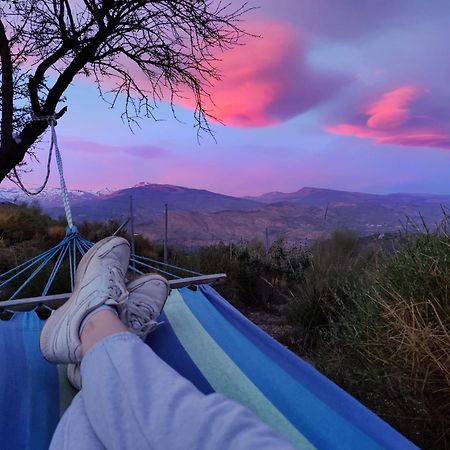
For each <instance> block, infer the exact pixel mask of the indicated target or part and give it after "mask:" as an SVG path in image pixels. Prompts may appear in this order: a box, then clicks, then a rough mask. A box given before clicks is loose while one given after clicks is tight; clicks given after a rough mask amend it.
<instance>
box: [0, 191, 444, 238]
mask: <svg viewBox="0 0 450 450" xmlns="http://www.w3.org/2000/svg"><path fill="white" fill-rule="evenodd" d="M130 196H132V197H133V205H134V218H135V229H136V231H137V232H139V233H142V234H144V235H146V236H148V237H149V238H152V239H155V240H160V239H162V237H163V234H164V205H165V204H166V203H167V204H168V205H169V234H170V240H171V243H172V244H173V245H186V246H190V245H204V244H208V243H211V242H219V241H224V242H227V241H237V240H239V239H247V240H248V239H252V238H258V239H263V238H264V235H265V230H266V228H267V229H268V231H269V236H270V238H271V239H275V238H276V237H277V236H284V237H285V238H286V239H288V240H291V241H298V240H312V239H318V238H323V237H327V236H329V235H330V234H331V233H332V232H333V231H334V230H336V229H338V228H345V229H352V230H355V231H356V232H358V233H359V234H361V235H372V234H383V233H389V232H395V231H397V230H399V229H402V228H403V227H404V226H405V224H406V223H407V222H409V225H408V226H409V228H410V229H415V228H420V227H421V223H422V218H424V219H425V221H426V222H427V224H428V225H429V226H430V227H433V226H434V225H435V224H436V223H437V222H438V221H439V220H440V219H441V218H442V207H446V208H450V195H433V194H389V195H375V194H364V193H359V192H346V191H334V190H331V189H318V188H302V189H300V190H298V191H296V192H293V193H282V192H270V193H267V194H263V195H261V196H259V197H252V198H237V197H231V196H228V195H222V194H218V193H214V192H210V191H206V190H201V189H190V188H186V187H180V186H172V185H158V184H150V183H139V184H138V185H136V186H133V187H131V188H127V189H121V190H107V191H100V192H86V191H72V192H71V193H70V199H71V204H72V212H73V216H74V218H75V222H81V221H84V220H100V221H101V220H105V219H110V218H116V219H119V220H121V219H124V218H126V217H127V216H128V214H129V199H130ZM24 200H25V201H27V200H28V201H30V198H29V197H25V196H24V195H23V194H21V192H20V191H18V190H17V189H1V188H0V202H2V201H3V202H12V203H17V202H20V201H24ZM31 200H32V199H31ZM37 200H38V201H39V202H40V203H41V205H42V207H43V208H44V210H46V211H47V212H48V213H49V214H51V215H53V216H55V217H56V216H59V215H62V214H63V213H64V211H63V208H62V202H61V199H60V197H59V190H58V189H52V190H49V191H46V192H45V193H43V194H41V195H40V196H38V197H37Z"/></svg>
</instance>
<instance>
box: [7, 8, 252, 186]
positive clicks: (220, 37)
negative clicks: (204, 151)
mask: <svg viewBox="0 0 450 450" xmlns="http://www.w3.org/2000/svg"><path fill="white" fill-rule="evenodd" d="M250 9H251V8H248V7H247V4H246V3H244V4H243V5H242V6H241V7H239V8H234V7H232V6H231V3H228V2H222V1H221V0H120V1H119V0H80V1H77V2H73V1H71V0H51V1H49V0H10V1H9V2H8V3H7V5H6V6H0V19H1V20H2V22H1V28H0V45H1V63H2V69H1V71H2V102H1V113H2V130H1V149H2V152H1V153H0V182H1V181H2V180H3V179H4V178H5V177H6V176H7V175H8V174H9V172H10V171H11V170H12V169H13V168H14V167H16V166H17V165H19V164H23V160H24V157H25V156H26V154H27V153H29V152H32V151H33V146H34V145H35V144H36V142H37V141H38V140H39V137H40V136H41V135H42V133H44V131H45V129H46V126H47V125H46V124H45V122H39V121H33V120H32V117H33V116H34V115H36V116H42V115H44V116H47V115H52V114H54V113H55V111H56V109H57V107H58V104H59V103H60V102H61V101H62V99H63V98H64V93H65V91H66V90H67V88H68V87H69V85H70V84H71V83H72V82H73V80H74V79H75V77H76V76H77V75H84V76H85V77H87V78H91V79H92V80H93V81H94V83H95V84H96V85H97V88H98V90H99V95H100V97H101V98H103V99H104V100H105V101H107V102H108V104H109V105H110V106H111V107H114V106H116V105H117V104H119V103H120V104H121V105H124V111H123V114H122V117H123V119H124V121H125V122H126V123H128V125H129V126H130V127H132V126H133V125H136V124H138V120H139V119H140V118H142V117H151V118H154V119H156V115H155V110H156V108H157V106H158V104H159V102H161V101H163V100H166V101H168V102H169V103H170V104H171V106H172V109H173V104H174V102H175V101H176V99H177V98H180V99H185V97H186V96H187V95H188V96H189V97H192V99H193V107H194V118H195V120H196V125H197V128H198V131H207V132H209V131H210V129H209V123H208V120H209V119H211V118H213V117H212V116H211V113H210V111H208V110H207V106H206V105H208V104H211V99H210V98H209V93H208V89H209V88H210V86H211V83H212V82H214V81H217V80H219V79H220V74H219V73H218V71H217V63H218V61H219V58H220V53H221V52H223V51H225V50H226V49H229V48H231V47H233V46H234V45H238V44H239V43H240V40H241V38H242V36H243V35H244V34H245V32H244V31H243V30H242V29H241V20H242V16H243V15H244V14H245V13H246V12H247V11H249V10H250ZM8 36H9V39H8ZM55 75H56V77H55ZM55 78H56V79H55ZM13 133H15V135H14V136H15V138H14V139H13V137H12V136H13Z"/></svg>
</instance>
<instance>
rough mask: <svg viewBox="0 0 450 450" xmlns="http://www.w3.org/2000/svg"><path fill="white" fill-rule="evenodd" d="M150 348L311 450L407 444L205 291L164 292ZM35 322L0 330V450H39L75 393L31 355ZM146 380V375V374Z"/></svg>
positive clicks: (30, 315)
mask: <svg viewBox="0 0 450 450" xmlns="http://www.w3.org/2000/svg"><path fill="white" fill-rule="evenodd" d="M160 320H162V321H164V323H163V324H162V325H160V326H159V327H158V329H157V331H156V332H155V333H153V334H152V335H150V338H149V341H148V344H149V345H150V346H151V347H152V348H153V350H154V351H155V352H156V353H157V354H158V355H159V356H160V357H161V358H163V359H164V360H165V361H166V362H167V363H168V364H169V365H171V366H172V367H173V368H174V369H175V370H177V371H178V372H179V373H181V374H182V375H183V376H184V377H186V378H187V379H189V380H191V381H192V382H193V383H194V384H195V385H196V386H197V388H198V389H199V390H201V391H202V392H204V393H205V394H209V393H212V392H221V393H223V394H225V395H227V396H229V397H231V398H233V399H235V400H237V401H239V402H240V403H242V404H244V405H245V406H247V407H248V408H249V409H251V410H253V411H254V412H255V413H256V414H258V415H259V416H260V417H261V418H262V419H263V420H264V421H266V422H267V423H268V424H270V425H271V426H272V427H274V428H275V429H277V430H278V431H279V432H280V433H281V434H282V435H284V436H286V437H287V438H288V439H289V440H291V441H292V442H293V443H294V444H295V445H296V446H297V447H298V448H303V449H310V448H320V449H358V450H359V449H366V450H367V449H378V448H392V449H412V448H416V447H415V446H414V445H413V444H412V443H411V442H409V441H408V440H407V439H405V438H404V437H403V436H402V435H400V434H399V433H398V432H396V431H395V430H394V429H393V428H391V427H390V426H389V425H388V424H386V423H385V422H383V421H382V420H381V419H380V418H379V417H377V416H376V415H375V414H373V413H372V412H371V411H369V410H368V409H367V408H365V407H364V406H363V405H362V404H360V403H359V402H357V401H356V400H355V399H354V398H353V397H351V396H350V395H348V394H347V393H346V392H344V391H343V390H342V389H340V388H339V387H338V386H336V385H335V384H334V383H332V382H331V381H330V380H328V379H327V378H326V377H324V376H323V375H321V374H320V373H319V372H317V371H316V370H315V369H314V368H313V367H311V366H310V365H309V364H307V363H305V362H304V361H302V360H301V359H300V358H298V357H297V356H296V355H294V354H293V353H291V352H290V351H289V350H287V349H286V348H285V347H283V346H282V345H280V344H279V343H278V342H276V341H275V340H273V339H272V338H271V337H270V336H268V335H267V334H266V333H264V332H263V331H262V330H261V329H260V328H258V327H257V326H256V325H254V324H253V323H251V322H250V321H248V320H247V319H246V318H245V317H244V316H243V315H242V314H240V313H239V312H238V311H237V310H236V309H234V308H233V307H232V306H231V305H230V304H229V303H227V302H226V301H225V300H224V299H223V298H222V297H220V295H219V294H218V293H217V292H216V291H215V290H214V289H213V288H211V287H210V286H202V287H200V288H199V289H198V290H196V291H192V290H190V289H188V288H183V289H180V290H174V291H172V294H171V296H170V297H169V299H168V301H167V303H166V306H165V308H164V313H163V315H162V317H161V319H160ZM41 328H42V321H41V320H40V319H39V318H38V317H37V315H36V314H35V313H34V312H32V311H31V312H27V313H16V314H15V315H14V317H13V318H12V319H11V320H10V321H4V322H0V381H1V384H0V386H1V387H0V411H1V413H2V419H1V421H0V448H1V449H2V450H15V449H20V450H23V449H33V450H40V449H47V448H48V445H49V442H50V439H51V436H52V434H53V431H54V429H55V427H56V425H57V423H58V420H59V418H60V416H61V415H62V413H63V412H64V410H65V409H66V408H67V406H68V404H69V403H70V400H71V398H72V397H73V395H74V394H75V391H74V390H73V389H72V388H70V387H69V385H68V383H67V380H66V378H65V371H64V367H62V366H61V367H57V366H55V365H52V364H50V363H47V362H46V361H45V360H44V359H43V357H42V356H41V354H40V352H39V348H38V336H39V332H40V329H41ZM149 376H151V374H149Z"/></svg>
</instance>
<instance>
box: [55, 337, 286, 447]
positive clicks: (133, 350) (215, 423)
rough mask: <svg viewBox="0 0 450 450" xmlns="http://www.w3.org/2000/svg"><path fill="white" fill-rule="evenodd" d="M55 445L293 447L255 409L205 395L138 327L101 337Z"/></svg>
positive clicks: (88, 358) (85, 364) (86, 361)
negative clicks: (144, 338)
mask: <svg viewBox="0 0 450 450" xmlns="http://www.w3.org/2000/svg"><path fill="white" fill-rule="evenodd" d="M81 376H82V380H83V389H82V390H81V391H80V392H79V393H78V394H77V395H76V397H75V398H74V399H73V401H72V404H71V405H70V407H69V408H68V409H67V411H66V413H65V414H64V416H63V417H62V419H61V421H60V423H59V425H58V427H57V429H56V431H55V434H54V436H53V440H52V443H51V445H50V449H52V450H65V449H77V450H78V449H83V450H85V449H86V450H95V449H104V448H107V449H118V450H127V449H133V450H139V449H164V450H166V449H167V450H171V449H190V450H191V449H192V450H200V449H207V450H215V449H217V450H224V449H252V450H253V449H258V450H265V449H277V450H284V449H286V450H288V449H289V450H291V449H292V448H293V447H292V446H291V444H289V443H288V442H286V441H285V440H284V439H282V438H281V437H280V436H278V435H277V434H276V432H275V431H273V430H272V429H271V428H269V427H268V426H267V425H266V424H264V423H263V422H261V420H260V419H259V418H257V417H256V416H255V415H254V414H253V413H251V412H250V411H249V410H247V409H246V408H244V407H243V406H241V405H239V404H238V403H236V402H234V401H232V400H229V399H227V398H226V397H224V396H223V395H220V394H210V395H204V394H203V393H201V392H200V391H198V390H197V388H196V387H195V386H194V385H193V384H192V383H190V382H189V381H188V380H186V379H185V378H183V377H182V376H181V375H179V374H178V373H177V372H175V371H174V370H173V369H172V368H171V367H169V366H168V365H167V364H166V363H165V362H164V361H162V360H161V359H160V358H159V357H158V356H157V355H156V354H155V353H154V352H153V351H152V350H151V349H150V347H148V346H147V345H145V344H144V343H143V342H142V341H141V340H140V339H139V338H138V337H137V336H135V335H134V334H131V333H118V334H114V335H112V336H108V337H107V338H105V339H103V340H101V341H100V342H98V343H97V344H95V345H94V346H93V347H92V348H91V349H90V350H89V352H88V353H87V354H86V355H85V357H84V358H83V361H82V364H81Z"/></svg>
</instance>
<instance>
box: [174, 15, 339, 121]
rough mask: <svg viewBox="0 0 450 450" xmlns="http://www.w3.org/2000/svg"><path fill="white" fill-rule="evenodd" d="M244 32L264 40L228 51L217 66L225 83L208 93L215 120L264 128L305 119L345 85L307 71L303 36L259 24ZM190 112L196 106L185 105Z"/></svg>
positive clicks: (289, 29)
mask: <svg viewBox="0 0 450 450" xmlns="http://www.w3.org/2000/svg"><path fill="white" fill-rule="evenodd" d="M245 28H246V30H248V31H249V32H251V33H253V34H256V35H261V38H255V37H253V38H248V39H247V42H246V45H243V46H238V47H236V48H234V49H232V50H228V51H226V52H225V53H224V54H223V55H222V56H221V62H220V63H219V65H218V68H219V70H220V72H221V73H222V74H223V76H222V80H221V81H219V82H214V83H213V87H212V88H211V89H209V91H210V93H211V95H212V99H213V103H211V102H210V103H209V104H208V109H209V111H210V112H211V114H212V115H213V116H215V117H217V118H218V119H220V120H221V121H223V122H224V123H225V124H227V125H232V126H236V127H263V126H268V125H275V124H278V123H281V122H284V121H286V120H289V119H290V118H292V117H294V116H296V115H298V114H301V113H303V112H305V111H307V110H309V109H311V108H313V107H314V106H316V105H317V104H318V103H320V102H321V101H323V100H325V99H326V98H328V97H329V96H331V95H333V94H334V93H335V92H336V91H337V90H338V89H339V88H340V87H341V86H342V84H343V82H344V80H343V79H342V78H341V77H338V76H334V75H325V74H322V73H316V72H315V71H314V70H313V69H311V68H310V67H309V66H308V63H307V58H306V53H307V45H306V40H305V38H304V36H302V34H301V33H300V32H299V30H298V29H296V28H295V27H294V26H292V25H290V24H287V23H280V22H272V21H260V22H254V23H251V24H246V26H245ZM181 102H182V104H184V105H185V106H189V107H192V102H190V101H189V100H187V101H186V100H184V101H183V100H182V101H181Z"/></svg>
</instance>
